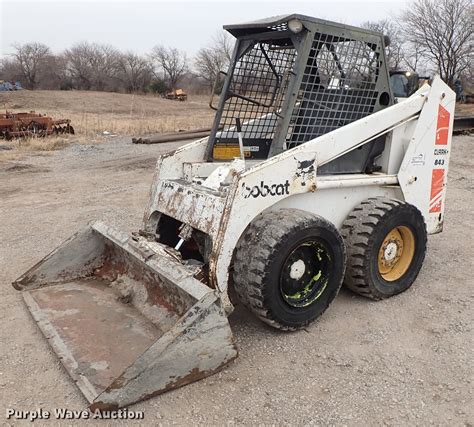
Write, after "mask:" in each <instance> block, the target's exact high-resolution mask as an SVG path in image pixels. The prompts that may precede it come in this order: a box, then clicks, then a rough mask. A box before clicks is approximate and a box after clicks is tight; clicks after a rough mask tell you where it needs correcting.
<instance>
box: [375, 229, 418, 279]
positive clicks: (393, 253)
mask: <svg viewBox="0 0 474 427" xmlns="http://www.w3.org/2000/svg"><path fill="white" fill-rule="evenodd" d="M414 252H415V237H414V235H413V232H412V231H411V230H410V229H409V228H408V227H406V226H400V227H396V228H394V229H392V230H391V231H390V232H389V233H388V234H387V235H386V236H385V239H384V240H383V242H382V245H381V246H380V250H379V257H378V268H379V272H380V274H381V275H382V277H383V278H384V279H385V280H387V281H389V282H390V281H394V280H397V279H399V278H400V277H401V276H402V275H403V274H405V273H406V271H407V270H408V268H409V267H410V265H411V262H412V260H413V256H414Z"/></svg>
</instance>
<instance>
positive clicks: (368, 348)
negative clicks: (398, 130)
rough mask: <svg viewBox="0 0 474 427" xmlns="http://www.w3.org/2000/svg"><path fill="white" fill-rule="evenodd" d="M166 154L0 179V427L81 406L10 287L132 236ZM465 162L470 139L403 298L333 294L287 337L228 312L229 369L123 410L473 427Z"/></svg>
mask: <svg viewBox="0 0 474 427" xmlns="http://www.w3.org/2000/svg"><path fill="white" fill-rule="evenodd" d="M176 146H177V144H176V143H170V144H163V145H151V146H137V145H133V144H131V143H130V140H129V139H127V138H121V139H114V140H111V141H109V142H107V143H103V144H99V145H71V146H69V147H68V148H66V149H64V150H62V151H55V152H49V153H33V154H30V155H28V156H27V157H25V158H24V159H23V160H21V161H15V162H6V163H3V164H1V165H0V236H1V240H2V244H1V245H0V266H1V268H0V305H1V308H0V342H1V346H0V406H1V408H0V410H1V411H2V413H1V414H0V420H1V421H0V423H1V424H3V425H5V424H6V425H8V424H16V422H12V421H7V420H6V419H5V409H6V408H15V409H19V410H33V409H36V408H43V409H46V410H53V409H54V408H69V409H81V408H84V407H85V405H86V402H85V400H84V399H83V397H82V395H81V394H80V393H79V391H78V389H76V387H75V385H74V383H73V382H72V380H71V379H70V378H69V377H68V375H67V374H66V373H65V371H64V369H63V368H62V365H61V364H60V362H59V360H58V359H57V358H56V357H55V355H54V354H53V353H52V352H51V351H50V349H49V346H48V344H47V343H46V340H44V339H43V337H42V335H41V333H40V332H39V330H38V328H37V326H36V324H35V323H34V321H33V320H32V318H31V317H30V315H29V313H28V311H27V310H26V308H25V306H24V305H23V302H22V298H21V295H20V293H19V292H17V291H15V290H14V289H13V288H12V287H11V285H10V283H11V282H12V281H13V280H14V279H15V278H17V277H18V276H19V275H20V274H22V273H23V272H24V271H25V270H26V269H27V268H29V267H30V266H31V265H32V264H33V263H34V262H36V261H37V260H39V259H40V258H42V257H43V256H44V255H45V254H46V253H48V252H49V251H51V250H52V249H53V248H55V247H56V246H57V245H58V244H60V243H61V242H62V241H63V240H64V239H66V238H67V237H68V236H70V235H71V234H72V233H74V232H75V231H77V230H78V229H79V228H81V227H83V226H84V225H85V224H86V223H87V222H89V221H91V220H94V219H102V220H104V221H106V222H107V223H110V224H111V225H114V226H116V227H118V228H121V229H124V230H128V231H132V230H136V229H138V227H139V226H140V223H141V216H142V211H143V209H144V206H145V202H146V199H147V197H148V190H149V186H150V183H151V180H152V172H153V168H154V164H155V159H156V157H157V155H158V154H159V153H160V152H163V151H167V150H169V149H172V148H174V147H176ZM473 159H474V137H473V136H458V137H455V138H454V143H453V150H452V160H451V167H450V172H449V181H450V182H449V187H448V200H447V212H446V222H445V231H444V232H443V233H441V234H438V235H435V236H431V237H430V239H429V249H428V255H427V259H426V261H425V265H424V267H423V269H422V271H421V274H420V276H419V277H418V279H417V281H416V283H415V284H414V286H413V287H412V288H411V289H410V290H409V291H407V292H405V293H404V294H402V295H399V296H397V297H394V298H392V299H390V300H386V301H382V302H371V301H368V300H366V299H364V298H361V297H358V296H354V295H352V294H351V293H349V292H347V291H345V290H342V291H341V293H340V294H339V296H338V297H337V298H336V300H335V302H334V303H333V305H332V306H331V307H330V309H329V310H328V311H327V312H326V313H325V315H324V316H323V317H322V318H321V319H320V320H319V321H318V322H316V323H314V324H313V325H311V326H310V327H309V328H307V330H303V331H300V332H296V333H280V332H278V331H275V330H272V329H270V328H269V327H266V326H265V325H264V324H262V323H261V322H259V321H257V320H255V319H254V318H253V317H252V316H251V315H250V314H249V313H248V312H247V311H246V310H245V309H243V308H242V307H238V308H237V309H236V310H235V312H234V313H233V314H232V315H231V317H230V322H231V325H232V329H233V331H234V333H235V338H236V341H237V345H238V348H239V351H240V357H239V358H238V359H237V360H236V361H235V362H233V363H232V364H231V365H230V366H228V367H227V368H226V369H224V370H223V371H221V372H220V373H219V374H217V375H214V376H212V377H209V378H207V379H205V380H202V381H200V382H197V383H194V384H192V385H189V386H186V387H183V388H181V389H178V390H175V391H172V392H170V393H167V394H165V395H162V396H159V397H156V398H153V399H151V400H148V401H145V402H141V403H139V404H137V405H134V406H132V407H131V408H130V409H133V410H142V411H144V413H145V419H144V421H143V422H142V425H157V424H163V425H169V424H176V425H189V424H202V425H236V424H247V425H257V424H258V425H262V424H265V425H282V424H292V425H302V424H314V425H360V426H366V425H382V424H385V425H429V424H433V425H449V426H472V425H474V409H473V408H474V399H473V379H474V377H473V374H474V359H473V348H474V346H473V344H474V340H473V338H474V335H473V307H472V303H473V300H474V289H473V287H472V283H473V280H472V268H473V263H472V260H473V258H474V244H473V242H474V233H473V224H472V221H471V219H470V218H471V216H472V212H471V211H472V207H473V206H474V183H473V171H474V160H473ZM84 423H85V422H84V421H82V422H81V421H78V422H76V423H75V424H77V425H84ZM25 424H26V423H25ZM38 424H47V425H59V422H58V421H51V422H48V423H47V422H40V423H38ZM67 424H70V423H69V422H68V423H67ZM71 424H72V423H71ZM97 424H98V425H102V426H104V425H115V424H119V422H116V423H115V422H114V423H112V422H101V423H98V422H97ZM123 424H125V423H123ZM127 424H132V425H133V424H134V423H133V422H130V421H129V422H127ZM63 425H64V423H63Z"/></svg>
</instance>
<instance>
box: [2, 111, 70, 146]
mask: <svg viewBox="0 0 474 427" xmlns="http://www.w3.org/2000/svg"><path fill="white" fill-rule="evenodd" d="M63 133H69V134H74V128H73V127H72V126H71V121H70V120H69V119H60V120H54V119H53V118H51V117H50V116H47V115H46V114H39V113H35V112H34V111H30V112H29V113H11V112H9V111H6V112H5V114H0V138H2V139H6V140H10V139H13V138H24V137H45V136H48V135H52V134H63Z"/></svg>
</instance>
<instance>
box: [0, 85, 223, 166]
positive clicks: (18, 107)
mask: <svg viewBox="0 0 474 427" xmlns="http://www.w3.org/2000/svg"><path fill="white" fill-rule="evenodd" d="M208 101H209V98H208V97H207V96H189V98H188V101H186V102H178V101H172V100H167V99H163V98H161V97H159V96H154V95H131V94H121V93H107V92H92V91H90V92H89V91H54V90H51V91H47V90H44V91H43V90H39V91H28V90H23V91H18V92H2V93H0V109H2V110H3V109H8V111H11V112H20V111H36V112H38V113H42V114H48V115H50V116H52V117H53V118H55V119H61V118H68V119H71V124H72V126H73V127H74V129H75V132H76V134H75V135H71V136H64V135H61V136H59V137H53V136H52V137H48V138H44V139H27V140H17V141H13V142H9V143H6V145H7V146H9V147H12V148H13V150H9V151H1V150H0V162H1V161H2V160H12V159H15V158H18V157H21V155H22V154H23V153H25V152H30V151H50V150H56V149H60V148H62V147H64V146H65V145H68V144H69V143H71V142H79V143H86V142H87V143H90V142H102V141H104V140H105V139H107V136H105V135H104V132H107V133H110V134H113V135H119V136H140V135H145V134H149V133H161V132H174V131H177V130H180V129H193V128H200V127H208V126H210V125H211V124H212V119H213V117H214V112H213V111H212V110H211V109H210V108H209V106H208ZM0 142H1V143H4V142H3V141H0ZM4 145H5V143H4Z"/></svg>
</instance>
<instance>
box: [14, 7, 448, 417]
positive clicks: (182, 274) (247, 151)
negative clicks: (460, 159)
mask: <svg viewBox="0 0 474 427" xmlns="http://www.w3.org/2000/svg"><path fill="white" fill-rule="evenodd" d="M224 28H226V29H227V30H228V31H229V32H230V33H231V34H232V35H234V36H235V38H236V45H235V50H234V53H233V58H232V61H231V65H230V67H229V70H228V72H227V74H226V76H225V80H224V82H223V85H222V90H221V95H220V97H219V101H218V105H217V106H215V108H216V110H217V112H216V116H215V121H214V126H213V130H212V132H211V134H210V136H209V137H208V138H204V139H200V140H198V141H195V142H193V143H190V144H188V145H185V146H183V147H181V148H179V149H178V150H176V151H174V152H172V153H169V154H165V155H163V156H161V157H160V158H159V159H158V162H157V166H156V171H155V175H154V179H153V184H152V187H151V192H150V196H149V202H148V206H147V207H146V209H145V214H144V225H143V228H142V229H141V230H140V231H138V232H136V233H132V234H130V235H129V234H125V233H122V232H119V231H116V230H113V229H111V228H110V227H108V226H106V225H104V224H103V223H100V222H97V223H94V224H92V225H90V226H88V227H86V228H85V229H84V230H83V231H81V232H79V233H78V234H76V235H75V236H73V237H71V238H70V239H69V240H68V241H66V242H65V243H64V244H63V245H61V246H60V247H59V248H57V249H56V250H54V251H53V252H52V253H51V254H49V255H48V256H46V258H44V259H43V260H42V261H40V262H39V263H38V264H37V265H36V266H34V267H33V268H31V269H30V270H29V271H28V272H26V273H25V274H24V275H23V276H21V277H20V278H19V279H17V281H16V282H15V283H14V286H15V288H16V289H19V290H22V291H23V296H24V300H25V302H26V305H27V306H28V308H29V310H30V312H31V314H32V315H33V317H34V319H35V320H36V322H37V324H38V325H39V327H40V329H41V330H42V332H43V333H44V335H45V336H46V338H47V339H48V340H49V342H50V344H51V346H52V348H53V349H54V351H55V352H56V353H57V354H58V356H59V357H60V359H61V361H62V363H63V364H64V366H65V368H66V370H67V371H68V373H69V374H70V375H71V377H72V378H73V379H74V381H75V382H76V384H77V386H78V387H79V388H80V390H81V391H82V393H83V394H84V396H85V397H86V399H87V400H88V402H89V403H90V405H91V408H118V407H123V406H125V405H128V404H131V403H133V402H137V401H139V400H142V399H145V398H148V397H150V396H153V395H156V394H158V393H162V392H165V391H167V390H170V389H173V388H176V387H179V386H181V385H184V384H187V383H190V382H192V381H195V380H198V379H200V378H203V377H205V376H207V375H210V374H212V373H214V372H216V371H217V370H218V369H220V368H222V367H223V366H224V365H226V364H227V363H229V362H230V361H232V360H233V359H234V358H235V357H236V356H237V349H236V347H235V344H234V341H233V337H232V332H231V330H230V327H229V323H228V321H227V316H228V314H229V312H230V311H231V309H232V302H231V301H235V300H234V299H232V298H231V299H229V298H228V295H229V294H228V291H229V290H233V291H235V293H231V295H236V297H238V299H239V300H240V301H241V302H242V303H243V304H244V305H245V306H246V307H248V308H249V309H250V311H251V312H253V313H254V314H255V315H256V316H258V317H259V318H260V319H261V320H263V321H264V322H266V323H268V324H270V325H271V326H274V327H276V328H280V329H283V330H296V329H298V328H301V327H304V326H306V325H308V324H309V323H310V322H312V321H314V320H315V319H316V318H317V317H318V316H320V315H321V314H322V313H323V312H324V311H325V310H326V308H327V307H328V306H329V304H330V303H331V301H332V300H333V299H334V298H335V296H336V295H337V293H338V291H339V288H340V287H341V284H342V283H343V282H344V284H345V285H346V286H347V287H348V288H350V289H351V290H353V291H354V292H356V293H358V294H361V295H363V296H366V297H369V298H372V299H375V300H378V299H383V298H388V297H390V296H392V295H395V294H398V293H400V292H402V291H404V290H406V289H407V288H409V287H410V286H411V285H412V283H413V282H414V280H415V279H416V277H417V275H418V273H419V271H420V268H421V266H422V263H423V259H424V257H425V251H426V239H427V234H432V233H438V232H440V231H441V230H442V226H443V221H444V209H445V196H446V180H447V172H448V162H449V155H450V150H451V148H450V147H451V131H452V127H453V115H454V114H453V113H454V105H455V95H454V93H453V91H452V90H451V89H450V88H449V87H448V86H446V85H445V84H444V83H443V82H442V81H441V80H440V79H439V78H438V77H435V78H434V79H433V81H432V83H431V85H428V84H426V85H424V86H423V87H422V88H420V89H419V90H418V91H416V92H415V93H414V94H413V95H412V96H410V97H409V98H406V99H400V100H397V99H395V98H394V96H393V93H392V90H391V88H390V85H389V72H388V68H387V61H386V56H385V43H386V40H385V39H384V36H383V35H382V34H379V33H375V32H372V31H368V30H364V29H359V28H355V27H350V26H347V25H342V24H337V23H333V22H328V21H324V20H320V19H315V18H311V17H308V16H302V15H288V16H279V17H273V18H269V19H264V20H260V21H255V22H250V23H245V24H241V25H229V26H226V27H224Z"/></svg>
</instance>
